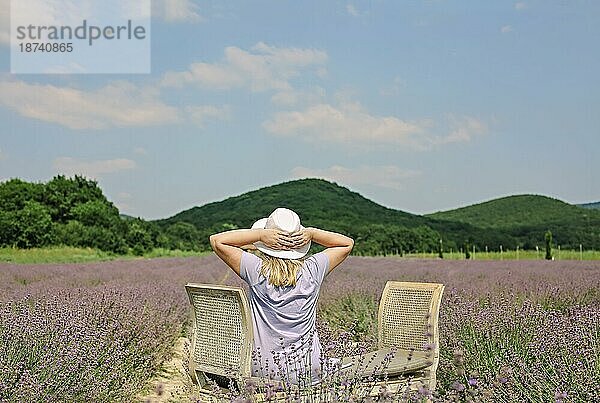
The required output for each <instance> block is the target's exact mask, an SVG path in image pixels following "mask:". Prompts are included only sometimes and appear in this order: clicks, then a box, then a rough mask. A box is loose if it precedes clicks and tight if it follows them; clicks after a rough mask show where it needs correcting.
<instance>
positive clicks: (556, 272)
mask: <svg viewBox="0 0 600 403" xmlns="http://www.w3.org/2000/svg"><path fill="white" fill-rule="evenodd" d="M387 280H399V281H427V282H441V283H444V284H445V285H446V292H445V294H444V298H443V300H442V310H441V314H440V334H441V340H440V342H441V345H440V351H441V362H440V367H439V369H438V380H439V382H438V389H437V391H436V393H434V394H433V395H432V396H430V397H431V399H432V400H433V401H440V402H441V401H448V402H450V401H465V402H466V401H482V402H486V401H489V402H522V401H528V402H565V403H566V402H580V401H582V402H592V401H600V392H599V391H600V357H599V354H600V353H599V351H600V349H599V348H598V346H599V345H600V325H599V320H598V317H599V314H600V312H599V310H600V308H599V306H600V304H599V303H600V262H598V261H581V262H579V261H477V260H475V261H446V260H444V261H442V260H413V259H396V258H362V257H350V258H349V259H348V260H347V261H346V262H345V263H344V264H343V265H342V266H341V267H339V268H337V269H336V270H335V271H334V272H333V273H332V274H331V276H329V277H328V279H327V280H326V282H325V284H324V287H323V289H322V294H321V301H320V317H321V320H320V324H319V332H320V338H321V341H322V344H323V345H324V347H325V348H326V350H327V351H328V354H330V355H332V356H336V355H337V356H339V355H341V354H349V353H355V352H360V351H365V350H369V349H372V348H374V347H375V344H376V333H377V329H376V315H375V313H376V308H377V301H378V300H379V297H380V294H381V291H382V289H383V286H384V284H385V282H386V281H387ZM187 282H199V283H226V284H230V285H243V283H242V281H241V280H240V279H238V278H237V277H236V276H235V275H234V274H233V273H232V272H231V271H230V270H229V269H227V268H226V267H225V266H224V265H223V264H222V263H221V262H220V261H218V259H217V258H216V257H214V256H206V257H202V258H168V259H151V260H133V261H111V262H104V263H85V264H63V265H47V264H45V265H10V264H0V304H1V305H0V401H6V402H22V401H72V402H77V401H100V402H101V401H107V402H108V401H132V400H134V399H135V397H136V396H139V394H140V392H141V391H142V390H143V389H144V387H146V383H147V382H148V380H149V378H150V377H151V376H152V375H153V374H154V373H156V371H157V370H158V369H159V368H160V365H161V363H162V362H163V361H164V360H165V359H166V358H167V357H168V356H169V355H170V349H171V346H172V345H173V342H174V340H175V339H176V337H178V336H179V335H181V334H182V333H185V332H186V331H187V326H188V325H189V323H190V322H189V319H190V310H189V306H188V301H187V296H186V294H185V290H184V288H183V285H184V284H185V283H187ZM422 392H423V393H422V394H421V396H416V397H415V396H413V397H408V396H399V395H393V394H390V392H389V391H387V390H382V391H381V393H380V396H378V397H376V399H379V400H380V401H393V400H396V401H398V400H410V399H417V400H418V399H421V398H422V397H423V394H424V393H426V392H427V391H422ZM237 398H239V400H240V401H242V400H241V399H242V397H240V396H238V397H237ZM359 400H360V399H359ZM362 400H365V401H367V400H368V399H366V398H365V399H362Z"/></svg>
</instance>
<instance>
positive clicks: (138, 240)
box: [125, 218, 154, 256]
mask: <svg viewBox="0 0 600 403" xmlns="http://www.w3.org/2000/svg"><path fill="white" fill-rule="evenodd" d="M127 227H128V229H127V235H126V237H125V239H126V241H127V245H128V246H129V247H130V248H132V249H133V253H134V254H136V255H138V256H141V255H143V254H144V252H147V251H149V250H151V249H152V248H153V247H154V243H153V242H152V234H151V233H150V231H148V228H147V226H146V225H145V221H144V220H142V219H140V218H135V219H133V220H129V221H127Z"/></svg>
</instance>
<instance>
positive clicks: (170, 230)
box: [164, 221, 209, 250]
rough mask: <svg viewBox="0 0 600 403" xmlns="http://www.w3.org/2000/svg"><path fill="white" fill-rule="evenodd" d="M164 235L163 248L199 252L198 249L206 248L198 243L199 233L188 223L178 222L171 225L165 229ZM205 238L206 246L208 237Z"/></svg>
mask: <svg viewBox="0 0 600 403" xmlns="http://www.w3.org/2000/svg"><path fill="white" fill-rule="evenodd" d="M164 234H165V236H166V245H165V246H166V247H168V248H169V249H179V250H199V249H200V248H202V249H205V248H206V246H205V245H204V244H203V243H201V242H200V240H201V233H200V231H198V229H197V228H196V227H195V226H194V225H192V224H190V223H188V222H184V221H179V222H176V223H175V224H171V225H169V226H168V227H167V229H166V230H165V232H164ZM205 238H206V239H205V242H204V243H206V244H208V236H206V237H205ZM201 245H202V246H201ZM208 247H209V246H208ZM207 250H208V249H207Z"/></svg>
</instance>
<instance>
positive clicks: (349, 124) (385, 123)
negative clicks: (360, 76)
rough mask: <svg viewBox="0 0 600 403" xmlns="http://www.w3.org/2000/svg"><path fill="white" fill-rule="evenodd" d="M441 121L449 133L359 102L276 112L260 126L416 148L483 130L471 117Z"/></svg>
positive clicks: (318, 138)
mask: <svg viewBox="0 0 600 403" xmlns="http://www.w3.org/2000/svg"><path fill="white" fill-rule="evenodd" d="M443 123H445V126H448V127H447V129H445V130H444V131H446V132H448V133H447V134H443V135H440V134H435V132H436V131H437V132H440V131H442V129H439V128H438V129H435V126H436V125H435V122H433V121H429V120H422V121H408V120H401V119H399V118H397V117H395V116H375V115H372V114H370V113H368V112H367V111H365V110H364V109H363V108H362V107H361V105H360V104H358V103H342V104H341V106H339V107H335V106H332V105H330V104H318V105H314V106H311V107H309V108H307V109H305V110H303V111H287V112H278V113H276V114H275V115H274V116H273V118H272V119H270V120H267V121H265V122H263V127H264V129H265V130H266V131H267V132H269V133H271V134H274V135H278V136H287V137H300V138H302V139H303V140H305V141H309V142H329V143H341V144H344V145H350V146H364V145H366V144H367V145H375V146H377V145H386V144H393V145H400V146H404V147H407V148H411V149H415V150H427V149H430V148H431V147H433V146H436V145H442V144H448V143H457V142H467V141H470V140H471V139H472V138H473V136H475V135H477V134H482V133H484V132H485V131H486V125H485V124H484V123H483V122H481V121H480V120H478V119H476V118H473V117H464V118H457V117H455V116H454V115H447V117H446V122H443ZM437 126H442V125H440V124H438V125H437ZM434 129H435V130H434Z"/></svg>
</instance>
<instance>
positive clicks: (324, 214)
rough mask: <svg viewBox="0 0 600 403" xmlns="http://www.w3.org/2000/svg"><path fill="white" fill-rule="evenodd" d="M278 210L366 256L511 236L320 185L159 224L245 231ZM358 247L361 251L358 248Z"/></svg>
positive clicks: (278, 188) (255, 194) (273, 192)
mask: <svg viewBox="0 0 600 403" xmlns="http://www.w3.org/2000/svg"><path fill="white" fill-rule="evenodd" d="M277 207H287V208H290V209H292V210H294V211H296V212H297V213H298V214H299V215H300V217H301V218H302V222H303V225H305V226H315V227H322V228H327V229H331V230H334V231H341V232H344V233H346V234H349V235H351V236H353V237H354V238H355V239H356V240H357V247H358V248H359V249H361V248H362V249H364V252H365V253H371V252H374V251H383V253H387V252H390V253H391V252H394V253H395V252H396V251H397V252H401V251H413V250H423V249H426V250H437V248H438V245H439V239H440V238H443V239H444V243H445V245H446V246H447V247H448V248H450V247H453V248H454V250H457V249H458V248H459V247H460V245H462V244H463V243H464V242H465V241H466V240H468V239H481V240H482V242H487V243H489V244H490V245H491V244H498V243H499V242H501V241H502V240H507V238H510V235H508V234H506V233H504V232H503V231H490V230H482V229H480V228H477V227H475V226H472V225H470V224H467V223H460V222H448V221H446V220H438V219H434V218H428V217H423V216H419V215H415V214H410V213H407V212H404V211H399V210H394V209H390V208H386V207H384V206H381V205H379V204H377V203H375V202H373V201H371V200H369V199H366V198H365V197H363V196H361V195H360V194H358V193H356V192H352V191H350V190H348V189H347V188H345V187H341V186H338V185H337V184H335V183H330V182H327V181H325V180H321V179H302V180H295V181H290V182H285V183H281V184H278V185H274V186H269V187H265V188H262V189H259V190H255V191H251V192H248V193H245V194H242V195H240V196H235V197H230V198H228V199H225V200H223V201H220V202H215V203H209V204H206V205H204V206H201V207H193V208H191V209H189V210H186V211H182V212H181V213H179V214H177V215H175V216H173V217H170V218H168V219H164V220H159V221H157V223H158V224H159V225H161V226H162V227H163V228H165V227H168V226H170V225H173V224H175V223H178V222H179V223H181V222H185V223H189V224H192V225H193V226H195V227H196V228H197V229H198V230H200V231H201V232H203V237H206V238H207V237H208V235H209V234H210V233H214V232H217V231H220V230H224V229H228V228H249V227H250V226H251V225H252V223H253V222H254V221H255V220H256V219H257V218H260V217H266V216H268V215H269V214H270V213H271V212H272V211H273V210H274V209H275V208H277ZM359 244H360V246H359Z"/></svg>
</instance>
